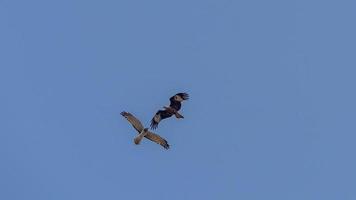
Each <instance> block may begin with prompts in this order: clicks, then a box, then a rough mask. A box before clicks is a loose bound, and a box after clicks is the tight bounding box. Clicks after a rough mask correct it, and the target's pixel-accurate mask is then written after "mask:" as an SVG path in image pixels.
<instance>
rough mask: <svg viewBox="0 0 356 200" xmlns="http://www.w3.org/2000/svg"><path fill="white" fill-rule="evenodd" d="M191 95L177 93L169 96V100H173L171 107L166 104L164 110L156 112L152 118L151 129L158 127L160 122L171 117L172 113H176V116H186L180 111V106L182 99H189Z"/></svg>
mask: <svg viewBox="0 0 356 200" xmlns="http://www.w3.org/2000/svg"><path fill="white" fill-rule="evenodd" d="M188 99H189V95H188V94H187V93H177V94H175V95H174V96H172V97H171V98H169V101H170V102H171V103H170V105H169V107H166V106H164V107H163V108H164V110H159V111H157V112H156V114H155V116H153V118H152V120H151V129H156V128H157V127H158V123H159V122H160V121H161V120H162V119H166V118H169V117H171V116H172V115H175V116H176V118H178V119H179V118H184V117H183V115H181V114H180V113H178V111H179V110H180V108H181V107H182V103H181V102H182V101H184V100H188Z"/></svg>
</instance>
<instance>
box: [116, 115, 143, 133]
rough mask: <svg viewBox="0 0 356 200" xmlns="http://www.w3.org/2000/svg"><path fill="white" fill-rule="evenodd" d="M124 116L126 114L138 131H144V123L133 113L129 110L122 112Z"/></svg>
mask: <svg viewBox="0 0 356 200" xmlns="http://www.w3.org/2000/svg"><path fill="white" fill-rule="evenodd" d="M120 114H121V115H122V116H124V117H125V118H126V119H127V121H129V122H130V123H131V124H132V126H133V127H134V128H135V129H136V131H138V132H139V133H141V132H142V130H143V129H144V128H143V125H142V124H141V122H140V120H138V119H137V118H136V117H134V116H133V115H132V114H131V113H129V112H125V111H123V112H121V113H120Z"/></svg>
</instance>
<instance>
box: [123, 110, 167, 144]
mask: <svg viewBox="0 0 356 200" xmlns="http://www.w3.org/2000/svg"><path fill="white" fill-rule="evenodd" d="M121 115H122V116H124V117H125V118H126V119H127V121H129V122H130V124H131V125H132V126H133V127H134V128H135V129H136V131H137V132H138V136H137V137H135V138H134V142H135V144H140V142H141V140H142V138H143V137H145V138H147V139H149V140H151V141H153V142H155V143H157V144H159V145H161V146H162V147H163V148H165V149H169V144H168V142H167V140H165V139H164V138H162V137H161V136H159V135H157V134H155V133H152V132H150V131H149V130H148V128H144V127H143V125H142V123H141V122H140V120H138V119H137V118H136V117H135V116H133V115H132V114H131V113H129V112H125V111H124V112H121Z"/></svg>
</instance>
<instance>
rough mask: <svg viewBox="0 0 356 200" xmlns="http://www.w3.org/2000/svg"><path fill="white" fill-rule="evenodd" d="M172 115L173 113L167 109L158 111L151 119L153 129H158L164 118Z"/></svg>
mask: <svg viewBox="0 0 356 200" xmlns="http://www.w3.org/2000/svg"><path fill="white" fill-rule="evenodd" d="M172 115H173V113H170V112H168V111H167V110H159V111H158V112H156V114H155V116H153V118H152V120H151V125H150V126H151V129H156V128H157V127H158V123H159V122H160V121H161V120H162V119H166V118H168V117H171V116H172Z"/></svg>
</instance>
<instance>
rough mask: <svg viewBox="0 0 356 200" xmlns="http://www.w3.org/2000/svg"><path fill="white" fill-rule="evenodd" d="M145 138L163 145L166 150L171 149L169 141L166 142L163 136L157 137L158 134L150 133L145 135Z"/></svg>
mask: <svg viewBox="0 0 356 200" xmlns="http://www.w3.org/2000/svg"><path fill="white" fill-rule="evenodd" d="M145 138H147V139H149V140H151V141H153V142H155V143H157V144H159V145H161V146H162V147H163V148H165V149H169V144H168V142H167V140H165V139H164V138H162V137H161V136H159V135H157V134H156V133H152V132H150V131H148V132H147V134H146V135H145Z"/></svg>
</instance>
